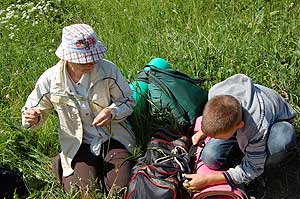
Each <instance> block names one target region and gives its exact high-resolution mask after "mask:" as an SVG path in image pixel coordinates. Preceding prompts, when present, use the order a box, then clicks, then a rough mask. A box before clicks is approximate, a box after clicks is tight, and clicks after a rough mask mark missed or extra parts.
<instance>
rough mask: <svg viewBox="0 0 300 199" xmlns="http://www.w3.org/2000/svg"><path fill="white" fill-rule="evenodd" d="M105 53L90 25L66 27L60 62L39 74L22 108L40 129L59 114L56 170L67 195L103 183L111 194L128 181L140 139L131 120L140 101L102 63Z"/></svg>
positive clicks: (28, 121) (27, 124)
mask: <svg viewBox="0 0 300 199" xmlns="http://www.w3.org/2000/svg"><path fill="white" fill-rule="evenodd" d="M105 53H106V47H105V46H104V45H103V44H102V43H101V42H100V41H99V40H98V39H97V37H96V33H95V31H94V30H93V29H92V28H91V27H90V26H89V25H86V24H74V25H70V26H67V27H64V28H63V32H62V42H61V44H60V46H59V47H58V49H57V50H56V55H57V56H58V57H59V58H60V61H59V62H58V63H57V64H56V65H55V66H53V67H51V68H49V69H48V70H46V71H45V72H44V73H43V74H42V75H41V76H40V78H39V80H38V81H37V83H36V86H35V88H34V90H33V91H32V92H31V94H30V95H29V97H28V99H27V101H26V104H25V106H24V107H23V109H22V124H23V126H25V127H28V128H30V129H36V128H38V127H39V126H40V125H41V124H42V123H43V121H45V119H46V117H47V114H48V113H49V111H50V110H52V109H54V110H55V111H56V112H57V113H58V117H59V142H60V144H61V150H62V151H61V153H60V154H59V155H58V156H57V157H56V158H55V161H54V164H53V165H54V168H53V169H54V172H55V174H56V175H57V176H58V177H59V179H60V182H61V183H62V185H63V187H64V190H65V191H66V192H68V193H70V192H71V189H72V190H75V191H82V190H83V191H84V192H86V191H87V189H90V188H91V186H95V182H97V181H99V180H101V181H102V182H103V184H104V185H105V188H106V190H107V191H109V190H110V189H112V188H114V190H116V189H118V188H122V187H126V185H127V183H128V181H129V173H130V168H131V162H130V161H129V160H128V156H129V155H130V152H131V151H132V149H133V146H134V145H135V137H134V134H133V132H132V130H131V128H130V125H129V124H128V122H127V120H126V117H127V116H129V115H130V114H131V113H132V111H133V108H134V105H135V103H134V101H133V100H132V91H131V89H130V87H129V85H128V83H127V82H126V80H125V79H124V77H123V76H122V75H121V73H120V71H119V70H118V69H117V68H116V66H115V65H114V64H113V63H111V62H109V61H107V60H105V59H103V57H104V55H105ZM104 165H106V166H104ZM60 171H62V172H60Z"/></svg>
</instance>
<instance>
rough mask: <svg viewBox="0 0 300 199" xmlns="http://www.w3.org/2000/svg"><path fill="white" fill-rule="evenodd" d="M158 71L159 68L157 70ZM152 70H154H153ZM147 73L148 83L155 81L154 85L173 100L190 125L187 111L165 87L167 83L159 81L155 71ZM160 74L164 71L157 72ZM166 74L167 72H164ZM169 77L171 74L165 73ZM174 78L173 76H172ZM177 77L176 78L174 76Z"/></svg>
mask: <svg viewBox="0 0 300 199" xmlns="http://www.w3.org/2000/svg"><path fill="white" fill-rule="evenodd" d="M156 69H157V68H156ZM151 70H152V68H151ZM151 70H149V71H146V73H147V75H148V81H149V80H150V79H151V80H152V81H153V84H155V85H156V86H157V87H159V88H160V89H161V90H162V91H163V92H164V93H165V94H166V95H167V96H169V97H170V99H171V100H172V102H173V103H174V105H175V107H176V109H177V110H178V111H179V112H180V114H181V115H182V116H183V117H184V119H185V120H186V121H187V122H189V123H190V118H189V115H188V113H187V112H186V111H185V109H184V108H183V107H182V106H181V104H180V103H179V102H178V100H177V99H176V97H175V96H174V94H173V93H172V92H171V91H170V89H169V88H168V87H167V86H166V85H165V83H164V82H163V81H161V80H160V79H158V78H157V77H156V76H155V75H154V74H155V72H156V71H155V70H154V71H151ZM157 71H158V72H161V71H162V70H157ZM163 73H165V72H163ZM165 74H167V75H169V74H170V73H165ZM171 76H173V75H171ZM173 77H176V76H173Z"/></svg>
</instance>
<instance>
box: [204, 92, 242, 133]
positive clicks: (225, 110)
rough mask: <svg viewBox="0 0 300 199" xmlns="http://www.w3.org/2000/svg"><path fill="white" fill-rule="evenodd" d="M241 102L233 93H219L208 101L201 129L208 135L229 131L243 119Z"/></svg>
mask: <svg viewBox="0 0 300 199" xmlns="http://www.w3.org/2000/svg"><path fill="white" fill-rule="evenodd" d="M242 115H243V114H242V107H241V104H240V102H239V101H238V100H237V99H236V98H235V97H233V96H231V95H218V96H215V97H213V98H211V99H210V100H208V102H207V103H206V105H205V107H204V110H203V118H202V125H201V130H202V131H203V133H204V134H206V135H207V136H212V137H213V136H214V135H216V134H222V133H226V132H228V131H229V130H230V129H232V128H233V127H234V126H235V125H236V124H238V123H239V122H240V121H242Z"/></svg>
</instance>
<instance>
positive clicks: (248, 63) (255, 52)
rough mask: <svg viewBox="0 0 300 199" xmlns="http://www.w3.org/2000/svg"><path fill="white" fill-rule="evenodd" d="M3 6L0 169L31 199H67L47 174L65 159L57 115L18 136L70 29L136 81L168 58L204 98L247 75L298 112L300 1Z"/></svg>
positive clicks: (33, 0)
mask: <svg viewBox="0 0 300 199" xmlns="http://www.w3.org/2000/svg"><path fill="white" fill-rule="evenodd" d="M0 1H1V5H0V39H1V42H0V110H1V111H0V158H1V160H0V166H1V167H9V168H13V167H14V168H18V169H20V170H22V171H23V173H24V175H25V180H26V182H27V184H28V186H29V187H30V191H31V195H30V198H69V197H68V196H66V195H65V194H64V193H63V192H62V191H61V187H60V186H59V185H58V184H57V183H56V181H55V179H54V176H53V175H52V173H51V167H50V166H51V157H53V156H54V155H56V154H57V153H58V152H59V145H58V143H57V132H56V129H57V122H56V116H55V114H53V115H51V117H50V118H49V119H48V120H47V122H46V124H45V125H44V126H43V127H42V128H41V129H40V130H37V131H33V132H30V131H27V130H24V129H22V128H21V127H20V126H21V125H20V124H21V121H20V109H21V108H22V106H23V104H24V103H25V100H26V98H27V96H28V94H29V93H30V91H31V90H32V89H33V88H34V84H35V82H36V80H37V78H38V77H39V75H41V74H42V72H43V71H44V70H46V69H47V68H48V67H50V66H52V65H54V64H55V63H56V62H57V61H58V58H57V57H56V56H55V54H54V52H55V50H56V48H57V46H58V45H59V44H60V39H61V30H62V28H63V27H64V26H65V25H69V24H72V23H80V22H83V23H87V24H90V25H91V26H93V27H94V28H95V30H96V31H97V33H98V37H99V38H100V40H101V41H102V42H103V43H105V44H106V46H107V47H108V54H107V56H106V58H107V59H109V60H111V61H113V62H114V63H115V64H116V65H117V66H118V67H119V68H120V70H121V72H122V74H123V75H124V76H125V77H126V78H127V79H128V80H129V81H130V80H133V79H134V77H135V74H136V72H137V71H138V70H140V69H142V68H143V66H144V65H145V64H146V63H148V62H149V61H150V60H151V59H152V58H154V57H163V58H165V59H166V60H168V61H169V62H170V63H171V64H172V67H173V68H174V69H177V70H179V71H181V72H184V73H186V74H188V75H190V76H192V77H196V78H211V79H212V80H210V81H206V82H205V83H204V85H203V87H205V88H206V89H208V88H209V87H210V86H212V85H213V84H215V83H217V82H219V81H221V80H223V79H225V78H227V77H229V76H231V75H233V74H235V73H244V74H247V75H249V76H250V77H252V78H253V80H254V81H255V82H256V83H260V84H263V85H265V86H268V87H271V88H273V89H275V90H276V91H278V92H279V93H280V94H282V95H283V96H284V97H285V98H286V99H287V100H288V101H289V102H290V103H291V104H292V105H293V107H294V108H295V110H296V111H297V112H298V113H299V112H300V99H299V97H300V87H299V82H300V68H299V64H300V3H299V1H292V0H289V1H287V0H281V1H268V0H257V1H252V0H237V1H233V0H229V1H225V0H202V1H200V0H185V1H181V0H170V1H167V0H69V1H63V0H52V1H48V0H18V1H16V0H0ZM297 127H298V129H299V118H297ZM97 197H99V198H105V197H109V196H105V195H102V194H99V193H98V194H97ZM113 197H114V196H112V197H111V198H113Z"/></svg>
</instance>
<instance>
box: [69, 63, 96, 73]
mask: <svg viewBox="0 0 300 199" xmlns="http://www.w3.org/2000/svg"><path fill="white" fill-rule="evenodd" d="M69 65H70V66H71V67H72V68H73V71H74V72H78V73H79V74H82V73H90V72H92V70H93V68H94V66H95V62H91V63H86V64H77V63H70V62H69Z"/></svg>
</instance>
